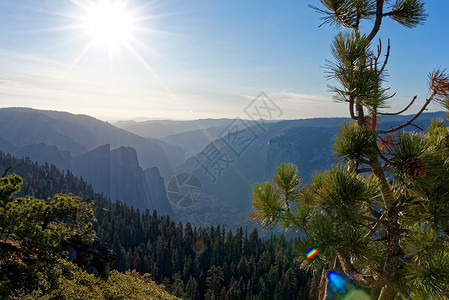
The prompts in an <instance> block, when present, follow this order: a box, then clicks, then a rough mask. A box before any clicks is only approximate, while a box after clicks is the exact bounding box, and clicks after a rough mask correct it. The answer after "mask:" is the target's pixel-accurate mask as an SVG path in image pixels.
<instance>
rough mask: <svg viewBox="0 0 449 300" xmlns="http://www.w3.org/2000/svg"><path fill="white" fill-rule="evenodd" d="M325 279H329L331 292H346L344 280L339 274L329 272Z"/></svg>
mask: <svg viewBox="0 0 449 300" xmlns="http://www.w3.org/2000/svg"><path fill="white" fill-rule="evenodd" d="M327 278H328V279H329V283H330V285H331V287H332V289H333V290H335V291H342V292H344V291H346V284H345V280H344V279H343V277H341V276H340V274H338V273H337V272H329V274H328V275H327Z"/></svg>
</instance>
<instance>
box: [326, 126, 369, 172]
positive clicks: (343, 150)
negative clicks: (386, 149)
mask: <svg viewBox="0 0 449 300" xmlns="http://www.w3.org/2000/svg"><path fill="white" fill-rule="evenodd" d="M376 139H377V137H376V134H375V132H374V131H373V130H371V129H370V128H368V127H366V126H357V124H356V123H355V122H353V123H346V122H345V123H343V124H341V125H339V127H338V135H337V136H335V138H334V144H333V146H332V150H333V152H334V153H335V155H336V156H337V157H338V158H340V159H342V161H343V162H344V163H347V164H348V165H350V166H353V167H357V166H358V165H360V164H362V162H363V160H364V159H366V157H368V156H370V155H373V154H375V153H376V149H375V148H374V147H373V146H374V145H375V144H376Z"/></svg>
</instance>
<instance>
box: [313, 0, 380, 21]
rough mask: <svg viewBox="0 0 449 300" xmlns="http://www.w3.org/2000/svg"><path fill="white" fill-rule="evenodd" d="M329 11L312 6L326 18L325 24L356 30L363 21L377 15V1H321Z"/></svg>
mask: <svg viewBox="0 0 449 300" xmlns="http://www.w3.org/2000/svg"><path fill="white" fill-rule="evenodd" d="M321 3H322V4H323V5H324V6H325V7H326V8H327V9H328V11H325V10H321V9H319V8H317V7H314V6H311V7H312V8H314V9H315V10H317V11H318V12H320V13H323V14H324V15H325V16H323V17H322V19H323V20H324V23H323V24H326V23H329V24H332V25H335V26H340V25H341V26H343V27H350V28H356V27H358V25H359V23H360V21H361V20H363V19H371V18H372V17H373V15H375V13H376V1H375V0H321Z"/></svg>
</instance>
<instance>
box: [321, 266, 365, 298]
mask: <svg viewBox="0 0 449 300" xmlns="http://www.w3.org/2000/svg"><path fill="white" fill-rule="evenodd" d="M327 279H328V280H329V287H330V289H331V291H330V295H331V299H343V300H369V299H370V297H369V295H368V294H367V293H365V292H364V291H363V290H361V289H359V288H357V286H355V285H354V284H352V283H351V282H350V281H348V280H345V279H344V278H343V276H341V275H340V274H338V273H337V272H329V274H328V275H327Z"/></svg>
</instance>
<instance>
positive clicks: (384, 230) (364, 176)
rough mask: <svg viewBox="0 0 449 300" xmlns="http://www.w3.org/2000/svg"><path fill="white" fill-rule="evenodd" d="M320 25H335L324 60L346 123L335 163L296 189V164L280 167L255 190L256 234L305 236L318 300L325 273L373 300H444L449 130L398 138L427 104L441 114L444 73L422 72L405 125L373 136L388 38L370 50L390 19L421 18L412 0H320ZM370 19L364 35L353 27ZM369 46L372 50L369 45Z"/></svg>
mask: <svg viewBox="0 0 449 300" xmlns="http://www.w3.org/2000/svg"><path fill="white" fill-rule="evenodd" d="M321 3H322V5H323V6H324V7H323V8H318V7H313V8H314V9H315V10H316V11H318V12H319V13H321V14H322V15H323V18H322V19H323V20H324V23H329V24H332V25H335V26H337V27H341V28H343V30H342V31H341V32H340V33H338V34H337V35H336V37H335V39H334V41H333V43H332V54H333V56H334V59H335V60H334V61H333V62H328V64H327V66H326V67H327V71H328V76H329V77H330V79H333V80H335V81H336V82H337V84H336V85H335V86H331V90H332V91H333V92H334V98H335V100H336V101H339V102H343V103H346V104H347V105H348V108H349V115H350V116H351V118H352V119H353V122H352V123H345V124H342V125H340V127H339V134H338V135H337V136H336V137H335V139H334V145H333V151H334V153H335V155H336V156H337V157H338V158H339V163H338V164H336V165H334V166H332V167H331V168H330V169H329V170H327V171H325V172H319V173H317V174H315V175H314V176H313V177H312V181H313V183H312V184H310V185H308V186H304V185H301V177H300V176H298V175H297V173H298V170H297V168H296V167H295V166H294V165H291V164H281V165H280V166H279V167H278V169H277V174H276V176H275V177H274V178H273V182H274V184H271V183H269V182H265V183H259V184H256V185H255V186H254V187H253V201H252V205H253V207H254V208H255V210H256V211H255V212H254V213H252V214H251V217H252V218H253V219H254V220H256V221H258V222H259V224H260V225H261V226H262V227H264V228H273V227H275V226H279V227H281V228H284V229H293V230H295V231H299V232H301V233H303V237H302V238H301V239H300V242H299V251H300V252H302V253H304V254H305V252H306V251H307V250H308V249H309V248H312V247H313V248H316V249H318V255H317V256H316V257H315V258H314V259H311V260H308V259H306V258H305V255H303V256H301V257H299V258H298V260H299V261H300V262H301V266H302V267H304V268H306V269H308V270H313V272H314V273H315V274H317V275H318V274H321V280H320V286H319V298H320V299H325V298H326V296H327V285H328V282H327V274H328V272H329V271H337V272H340V273H344V274H345V275H346V276H347V277H349V279H350V280H352V282H354V283H355V284H357V285H359V286H361V287H364V288H368V289H371V290H372V293H373V294H374V295H376V297H377V296H378V299H383V300H386V299H388V300H390V299H391V300H393V299H394V298H395V297H396V296H398V295H401V296H402V297H405V298H407V299H411V298H413V299H425V298H431V299H442V298H447V297H449V284H448V282H447V278H448V276H449V250H448V245H449V235H448V234H449V160H448V154H449V152H448V147H447V145H448V144H449V142H448V140H449V134H448V133H449V131H448V130H449V129H448V127H447V125H446V124H447V123H446V122H444V121H442V120H440V121H435V122H433V123H432V125H431V126H430V127H429V128H428V130H427V132H425V133H414V132H404V131H403V128H405V127H406V126H408V125H413V122H414V120H416V119H417V118H418V117H419V115H420V114H421V113H422V112H423V111H424V110H425V109H426V107H427V106H428V105H429V104H430V103H431V102H437V103H441V104H443V106H444V107H445V108H446V109H448V108H449V76H448V75H446V74H445V73H444V71H443V70H436V71H433V72H432V73H431V74H430V75H429V83H430V84H429V89H430V96H429V98H428V99H426V100H425V102H424V104H423V105H422V107H421V109H420V110H419V111H418V113H417V114H416V115H414V116H413V117H412V118H411V119H410V120H409V121H407V122H405V123H404V124H401V125H398V126H397V127H394V128H391V129H382V130H381V129H379V128H378V127H379V126H378V124H379V123H380V121H381V120H382V116H383V115H394V114H401V113H403V112H405V111H406V110H407V109H408V108H409V107H410V106H411V105H412V104H413V102H414V101H415V99H416V97H414V98H413V99H412V100H411V103H410V104H409V105H408V106H407V107H406V108H405V109H404V110H402V111H400V112H397V113H388V112H386V108H387V107H388V101H389V100H390V99H392V98H393V96H394V94H393V95H389V94H387V92H388V88H384V87H383V84H384V83H385V79H386V78H385V77H386V65H387V62H388V60H389V57H390V41H389V40H388V43H387V47H386V53H385V57H384V59H381V55H382V50H383V48H384V47H383V45H382V43H381V40H379V44H378V45H377V46H374V45H373V40H374V37H375V36H376V35H377V33H378V31H379V29H380V27H381V25H382V22H383V21H384V20H385V18H387V17H389V18H391V19H392V20H394V21H396V22H398V23H399V24H401V25H403V26H405V27H408V28H413V27H415V26H417V25H419V24H421V23H422V22H423V21H424V20H425V19H426V18H427V15H426V13H425V9H424V3H423V1H418V0H396V1H384V0H321ZM366 20H374V25H373V27H372V28H371V31H369V32H368V34H363V33H362V32H361V28H360V23H361V22H363V21H366ZM373 47H374V48H375V50H373V49H372V48H373Z"/></svg>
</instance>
